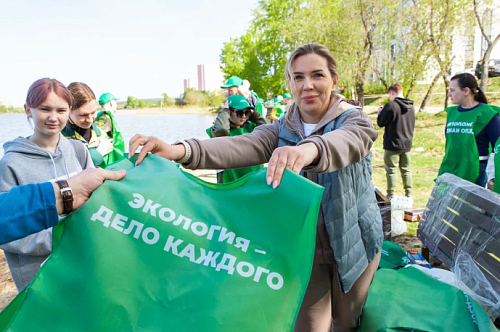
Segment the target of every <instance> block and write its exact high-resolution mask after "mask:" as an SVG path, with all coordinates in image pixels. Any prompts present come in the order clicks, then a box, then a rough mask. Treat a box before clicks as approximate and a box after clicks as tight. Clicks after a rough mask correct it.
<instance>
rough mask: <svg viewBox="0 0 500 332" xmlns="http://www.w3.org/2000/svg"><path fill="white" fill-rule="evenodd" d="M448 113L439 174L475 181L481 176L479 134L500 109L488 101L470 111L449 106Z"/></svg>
mask: <svg viewBox="0 0 500 332" xmlns="http://www.w3.org/2000/svg"><path fill="white" fill-rule="evenodd" d="M446 112H447V120H446V146H445V155H444V159H443V162H442V164H441V167H440V168H439V175H441V174H444V173H450V174H453V175H456V176H458V177H459V178H462V179H464V180H467V181H470V182H472V183H474V182H476V180H477V178H478V177H479V152H478V150H477V144H476V136H477V135H478V134H479V133H480V132H481V130H483V129H484V127H486V125H487V124H488V123H489V122H490V121H491V119H492V118H493V117H494V116H495V114H498V110H496V109H495V108H493V107H491V106H490V105H486V104H484V105H481V106H479V107H477V108H475V109H473V110H471V111H468V112H459V111H458V106H453V107H449V108H447V109H446ZM439 175H438V176H439Z"/></svg>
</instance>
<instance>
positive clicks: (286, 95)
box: [283, 93, 292, 99]
mask: <svg viewBox="0 0 500 332" xmlns="http://www.w3.org/2000/svg"><path fill="white" fill-rule="evenodd" d="M283 98H286V99H292V95H291V94H289V93H285V94H284V95H283Z"/></svg>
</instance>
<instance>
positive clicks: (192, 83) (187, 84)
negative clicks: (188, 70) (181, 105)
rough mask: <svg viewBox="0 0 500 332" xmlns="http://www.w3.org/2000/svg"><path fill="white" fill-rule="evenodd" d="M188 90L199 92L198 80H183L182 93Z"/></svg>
mask: <svg viewBox="0 0 500 332" xmlns="http://www.w3.org/2000/svg"><path fill="white" fill-rule="evenodd" d="M189 88H191V89H195V90H199V89H198V80H197V79H196V78H185V79H184V91H186V90H187V89H189Z"/></svg>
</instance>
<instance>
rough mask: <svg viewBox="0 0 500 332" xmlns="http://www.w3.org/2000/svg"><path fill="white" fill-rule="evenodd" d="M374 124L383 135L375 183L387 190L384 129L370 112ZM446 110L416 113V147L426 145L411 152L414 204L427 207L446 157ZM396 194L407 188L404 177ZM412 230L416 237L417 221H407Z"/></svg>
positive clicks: (376, 159) (376, 151) (374, 150)
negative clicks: (404, 186) (383, 145)
mask: <svg viewBox="0 0 500 332" xmlns="http://www.w3.org/2000/svg"><path fill="white" fill-rule="evenodd" d="M370 117H371V118H372V121H373V125H374V126H375V128H376V129H377V130H378V133H379V137H378V138H377V140H376V141H375V143H374V145H373V147H372V154H373V160H372V163H373V184H374V185H375V187H377V188H379V189H380V190H381V191H382V192H383V193H386V192H387V180H386V176H385V170H384V149H383V147H382V143H383V135H384V130H383V128H379V127H378V126H377V123H376V121H377V118H376V114H373V115H370ZM445 123H446V113H445V112H444V111H443V112H439V113H436V114H429V113H418V114H417V115H416V122H415V133H414V137H413V149H415V148H419V147H423V148H424V151H423V152H414V151H413V150H412V152H411V158H412V159H411V166H412V174H413V193H412V198H413V202H414V204H413V206H414V207H425V205H426V204H427V200H428V199H429V196H430V194H431V192H432V188H433V187H434V179H435V178H436V177H437V174H438V170H439V166H440V165H441V161H442V160H443V156H444V144H445V136H444V126H445ZM396 195H400V196H403V195H404V189H403V183H402V180H401V177H399V178H398V183H397V187H396ZM407 225H408V232H407V233H405V234H404V236H416V234H417V226H418V223H417V222H407Z"/></svg>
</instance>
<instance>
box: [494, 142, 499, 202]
mask: <svg viewBox="0 0 500 332" xmlns="http://www.w3.org/2000/svg"><path fill="white" fill-rule="evenodd" d="M494 152H495V157H494V158H493V159H494V161H495V184H494V185H493V191H494V192H496V193H497V194H500V138H499V139H498V140H497V142H496V144H495V149H494ZM497 180H498V181H497Z"/></svg>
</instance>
